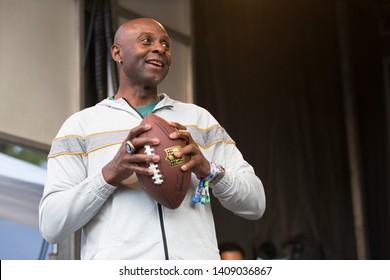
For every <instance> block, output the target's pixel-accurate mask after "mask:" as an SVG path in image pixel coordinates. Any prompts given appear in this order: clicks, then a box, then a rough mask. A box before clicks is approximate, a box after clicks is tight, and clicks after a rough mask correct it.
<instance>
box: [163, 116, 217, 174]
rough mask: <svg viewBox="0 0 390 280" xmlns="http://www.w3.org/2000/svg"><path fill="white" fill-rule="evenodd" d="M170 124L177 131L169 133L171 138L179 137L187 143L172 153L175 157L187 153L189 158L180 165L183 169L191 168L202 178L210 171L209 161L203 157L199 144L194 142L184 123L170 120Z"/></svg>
mask: <svg viewBox="0 0 390 280" xmlns="http://www.w3.org/2000/svg"><path fill="white" fill-rule="evenodd" d="M170 125H171V126H173V127H175V128H176V129H177V131H175V132H173V133H171V134H170V135H169V137H170V138H172V139H177V138H181V139H183V140H184V142H185V143H187V145H186V146H185V147H183V148H182V149H181V151H177V152H175V153H174V155H175V157H177V158H179V157H181V156H182V155H189V156H190V160H189V161H188V162H187V163H185V164H183V165H182V166H181V169H182V170H183V171H187V170H191V171H192V172H193V173H195V175H196V176H198V177H199V178H204V177H206V176H207V175H208V174H209V173H210V164H209V161H208V160H207V159H206V158H205V157H204V155H203V154H202V152H201V150H200V149H199V146H198V145H197V144H196V143H195V141H194V139H192V136H191V134H190V132H189V131H188V130H187V128H186V127H185V126H184V125H181V124H179V123H177V122H170Z"/></svg>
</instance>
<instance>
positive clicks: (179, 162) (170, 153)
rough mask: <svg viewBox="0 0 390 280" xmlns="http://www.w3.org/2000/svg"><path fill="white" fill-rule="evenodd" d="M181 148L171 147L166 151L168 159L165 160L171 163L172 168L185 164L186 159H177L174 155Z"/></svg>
mask: <svg viewBox="0 0 390 280" xmlns="http://www.w3.org/2000/svg"><path fill="white" fill-rule="evenodd" d="M180 149H181V147H180V146H174V147H169V148H166V149H165V153H166V157H165V159H166V160H167V161H169V164H170V165H171V167H174V166H178V165H182V164H183V163H184V157H179V158H177V157H175V155H174V154H173V153H174V152H176V151H180Z"/></svg>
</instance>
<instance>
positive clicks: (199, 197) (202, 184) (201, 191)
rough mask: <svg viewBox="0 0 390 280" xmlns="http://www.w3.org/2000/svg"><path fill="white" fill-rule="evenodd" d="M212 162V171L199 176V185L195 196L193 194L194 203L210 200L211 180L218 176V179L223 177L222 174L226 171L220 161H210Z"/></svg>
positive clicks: (203, 202)
mask: <svg viewBox="0 0 390 280" xmlns="http://www.w3.org/2000/svg"><path fill="white" fill-rule="evenodd" d="M209 164H210V173H209V174H208V175H207V176H206V177H204V178H199V177H198V179H199V180H200V181H199V185H198V187H197V188H196V190H195V192H194V194H193V196H192V202H194V203H199V202H200V203H202V204H205V203H208V202H210V192H209V182H211V181H213V180H214V179H216V178H217V177H218V179H217V180H218V181H219V180H220V179H221V178H222V177H221V176H220V175H223V174H224V173H225V170H224V169H223V167H222V166H220V165H219V164H218V163H215V162H211V161H210V162H209Z"/></svg>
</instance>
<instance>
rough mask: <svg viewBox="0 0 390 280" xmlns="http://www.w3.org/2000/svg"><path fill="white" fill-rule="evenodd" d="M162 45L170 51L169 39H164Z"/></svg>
mask: <svg viewBox="0 0 390 280" xmlns="http://www.w3.org/2000/svg"><path fill="white" fill-rule="evenodd" d="M161 45H162V46H163V47H164V48H165V49H166V50H168V51H169V49H170V45H169V43H168V42H167V41H163V42H162V43H161Z"/></svg>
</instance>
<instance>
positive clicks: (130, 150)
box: [125, 140, 135, 154]
mask: <svg viewBox="0 0 390 280" xmlns="http://www.w3.org/2000/svg"><path fill="white" fill-rule="evenodd" d="M125 149H126V152H128V153H129V154H132V153H134V152H135V147H134V145H133V143H131V141H130V140H129V141H126V143H125Z"/></svg>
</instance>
